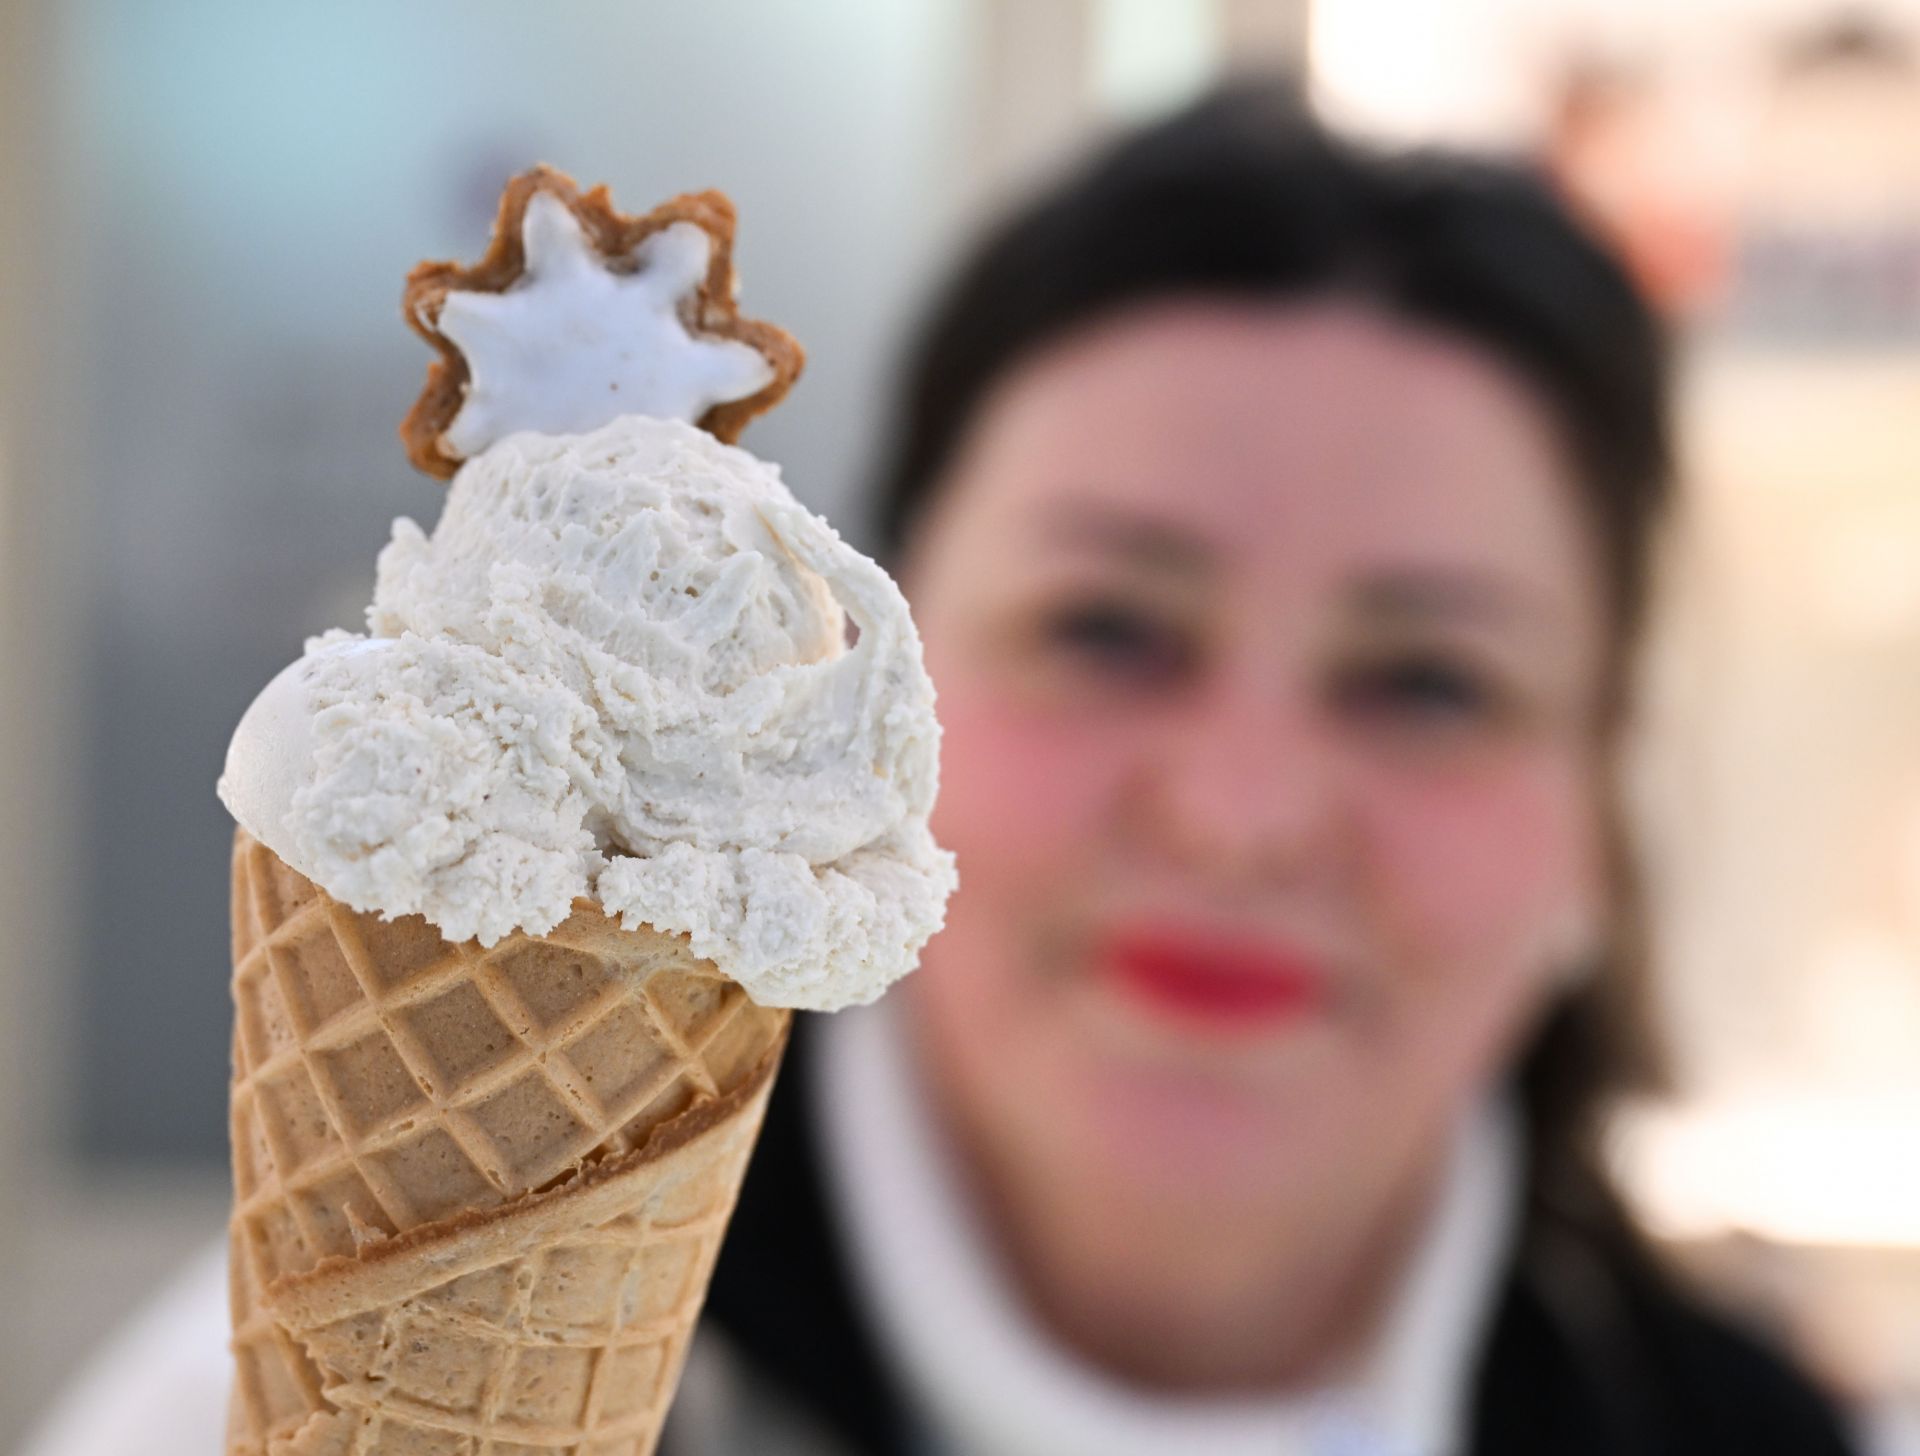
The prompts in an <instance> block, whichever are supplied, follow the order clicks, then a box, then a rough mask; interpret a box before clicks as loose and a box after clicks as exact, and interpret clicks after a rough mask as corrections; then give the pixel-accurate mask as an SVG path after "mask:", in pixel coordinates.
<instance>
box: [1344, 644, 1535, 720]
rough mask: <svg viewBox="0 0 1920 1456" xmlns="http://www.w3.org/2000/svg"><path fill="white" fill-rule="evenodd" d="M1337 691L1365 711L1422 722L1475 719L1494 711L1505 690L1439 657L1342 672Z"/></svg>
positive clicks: (1348, 704) (1349, 703)
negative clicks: (1497, 688) (1499, 692)
mask: <svg viewBox="0 0 1920 1456" xmlns="http://www.w3.org/2000/svg"><path fill="white" fill-rule="evenodd" d="M1335 696H1336V698H1337V699H1338V701H1339V703H1340V705H1341V706H1342V707H1344V708H1346V709H1348V710H1350V711H1354V712H1358V713H1360V714H1362V715H1364V716H1368V717H1377V716H1388V717H1391V718H1393V719H1395V720H1396V721H1405V722H1413V723H1420V724H1434V723H1437V724H1453V723H1472V722H1476V721H1479V720H1482V719H1486V718H1489V717H1491V716H1492V715H1493V713H1494V711H1495V709H1496V708H1497V707H1498V706H1499V695H1498V693H1497V692H1496V691H1495V689H1494V688H1493V687H1492V686H1491V685H1490V684H1488V683H1487V682H1486V680H1485V679H1484V677H1483V676H1482V675H1481V674H1480V673H1478V672H1476V671H1474V670H1473V669H1471V668H1468V667H1464V666H1461V665H1459V664H1457V663H1453V662H1448V661H1445V660H1443V659H1439V658H1419V657H1411V658H1405V659H1401V660H1398V661H1393V662H1383V663H1374V664H1369V665H1367V666H1364V667H1359V668H1355V669H1353V670H1352V671H1350V672H1347V673H1344V674H1342V675H1341V676H1340V677H1339V679H1338V680H1337V682H1336V686H1335Z"/></svg>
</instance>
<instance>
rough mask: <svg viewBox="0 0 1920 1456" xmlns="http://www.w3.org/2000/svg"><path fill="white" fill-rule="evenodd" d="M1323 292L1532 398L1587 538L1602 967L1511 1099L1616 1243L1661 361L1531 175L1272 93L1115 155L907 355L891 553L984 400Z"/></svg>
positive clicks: (1640, 938) (1611, 269) (1540, 1037)
mask: <svg viewBox="0 0 1920 1456" xmlns="http://www.w3.org/2000/svg"><path fill="white" fill-rule="evenodd" d="M1329 296H1331V297H1339V298H1350V299H1353V300H1355V301H1357V302H1359V303H1362V304H1364V305H1367V306H1371V307H1373V308H1377V309H1379V310H1381V311H1383V312H1385V313H1388V314H1391V315H1392V316H1394V317H1397V318H1403V319H1406V320H1409V321H1412V322H1415V323H1418V324H1419V325H1421V326H1423V327H1425V328H1428V329H1432V330H1437V331H1440V332H1443V333H1445V334H1449V335H1451V336H1453V337H1455V338H1457V339H1460V340H1463V341H1465V342H1466V343H1468V344H1471V345H1473V346H1474V347H1476V348H1478V349H1481V350H1483V351H1485V353H1486V354H1487V355H1489V356H1491V357H1493V358H1494V359H1496V360H1498V361H1500V362H1502V363H1504V364H1505V365H1507V366H1508V367H1509V368H1510V369H1511V370H1512V371H1513V372H1514V374H1515V375H1516V376H1517V377H1519V378H1520V379H1522V380H1524V381H1526V382H1527V383H1528V384H1530V386H1531V387H1532V389H1533V390H1534V393H1535V396H1536V398H1537V399H1538V400H1539V402H1540V404H1541V406H1542V407H1543V409H1544V410H1545V412H1546V414H1547V416H1548V418H1549V419H1550V420H1551V422H1552V423H1553V424H1554V426H1555V427H1556V428H1557V432H1558V436H1559V440H1560V444H1561V448H1562V451H1563V455H1564V458H1565V460H1566V462H1567V464H1568V466H1569V467H1570V471H1569V473H1570V476H1571V478H1572V479H1573V481H1574V483H1575V485H1576V487H1577V490H1578V494H1579V497H1580V504H1581V506H1582V507H1583V508H1584V510H1585V512H1586V515H1587V518H1588V520H1589V521H1590V523H1591V526H1592V531H1593V540H1594V543H1595V546H1596V548H1597V549H1598V551H1599V553H1600V557H1601V562H1602V565H1603V568H1604V578H1605V582H1606V587H1607V592H1608V608H1609V612H1610V619H1611V627H1612V633H1611V646H1612V650H1611V652H1610V654H1609V658H1610V661H1609V666H1608V671H1607V683H1606V688H1607V691H1606V694H1605V698H1604V703H1605V706H1604V708H1603V710H1602V714H1601V721H1600V722H1599V723H1597V724H1596V731H1597V734H1598V737H1599V739H1600V742H1601V752H1600V755H1599V758H1598V762H1599V763H1600V765H1601V769H1602V773H1603V776H1604V783H1603V786H1602V792H1603V793H1604V794H1605V796H1606V798H1607V801H1608V805H1609V810H1610V812H1611V814H1612V816H1613V822H1612V824H1611V826H1610V839H1611V844H1610V855H1611V858H1612V861H1613V863H1612V866H1611V868H1612V871H1613V880H1614V892H1615V904H1614V906H1613V912H1612V917H1611V923H1610V927H1609V929H1610V935H1609V943H1608V946H1607V949H1606V953H1605V962H1606V963H1605V964H1604V965H1602V966H1597V967H1592V968H1588V970H1589V972H1590V973H1589V974H1587V975H1586V976H1584V977H1583V978H1582V979H1580V980H1579V981H1578V982H1577V983H1576V984H1575V985H1574V986H1573V988H1572V989H1570V990H1569V991H1568V992H1567V993H1565V994H1564V995H1563V996H1562V998H1561V999H1560V1001H1559V1002H1558V1004H1557V1005H1556V1006H1555V1007H1554V1009H1553V1010H1552V1011H1551V1012H1550V1013H1549V1014H1548V1016H1547V1017H1546V1019H1545V1020H1544V1022H1543V1023H1542V1024H1541V1025H1540V1026H1539V1028H1538V1029H1537V1030H1536V1032H1535V1033H1534V1036H1533V1040H1532V1042H1531V1044H1530V1045H1529V1046H1528V1047H1527V1049H1526V1050H1525V1052H1524V1053H1523V1055H1522V1056H1521V1058H1520V1060H1519V1065H1518V1066H1517V1068H1516V1070H1515V1082H1516V1085H1517V1087H1518V1089H1519V1093H1520V1096H1521V1099H1522V1101H1523V1103H1524V1105H1525V1107H1526V1111H1527V1113H1528V1126H1529V1134H1530V1136H1529V1143H1530V1145H1531V1147H1530V1151H1531V1157H1530V1163H1529V1170H1530V1178H1531V1181H1532V1192H1533V1194H1534V1196H1535V1197H1536V1199H1537V1200H1538V1201H1540V1202H1541V1203H1543V1204H1545V1205H1546V1206H1548V1207H1551V1208H1554V1209H1557V1210H1559V1211H1560V1212H1562V1213H1564V1214H1566V1215H1569V1216H1572V1217H1575V1218H1578V1219H1580V1220H1581V1221H1582V1222H1593V1223H1598V1224H1601V1225H1603V1226H1609V1227H1616V1226H1617V1227H1618V1228H1620V1229H1622V1230H1624V1228H1625V1224H1624V1221H1623V1220H1622V1219H1621V1218H1620V1215H1619V1210H1618V1205H1617V1200H1616V1199H1615V1198H1614V1196H1613V1193H1612V1190H1611V1185H1610V1184H1609V1182H1608V1180H1607V1178H1606V1176H1605V1174H1604V1172H1603V1170H1602V1167H1601V1163H1600V1159H1599V1156H1598V1150H1597V1146H1596V1140H1597V1125H1596V1124H1597V1113H1598V1112H1599V1110H1600V1108H1601V1106H1602V1104H1603V1103H1604V1101H1605V1100H1606V1099H1607V1098H1608V1097H1609V1096H1610V1095H1612V1094H1614V1093H1617V1092H1619V1091H1621V1090H1623V1089H1625V1088H1627V1087H1629V1086H1635V1085H1647V1084H1650V1083H1652V1082H1653V1081H1654V1080H1655V1079H1656V1078H1657V1075H1658V1071H1659V1067H1660V1058H1659V1057H1658V1056H1657V1055H1656V1052H1655V1048H1654V1041H1653V1038H1652V1035H1651V1019H1650V1017H1649V1015H1648V1014H1647V1001H1648V992H1647V987H1646V968H1645V936H1644V913H1643V910H1642V907H1641V904H1640V897H1639V894H1638V890H1637V884H1636V877H1635V874H1634V870H1633V864H1632V857H1631V855H1630V854H1629V853H1628V849H1627V839H1626V835H1625V832H1624V829H1623V826H1622V825H1621V824H1620V822H1619V815H1620V802H1619V793H1618V789H1617V784H1616V782H1615V779H1616V774H1617V760H1618V740H1619V736H1620V735H1619V729H1620V727H1621V724H1622V719H1623V716H1624V711H1625V708H1626V705H1627V704H1626V699H1627V694H1628V685H1629V680H1630V676H1631V661H1632V659H1633V656H1634V650H1633V649H1634V647H1635V645H1636V643H1637V641H1638V637H1639V633H1640V630H1641V626H1642V623H1643V620H1644V617H1645V607H1646V600H1647V596H1648V592H1649V590H1650V581H1649V577H1650V570H1651V566H1650V563H1651V559H1652V554H1653V547H1654V536H1655V529H1656V526H1657V523H1658V520H1659V518H1660V516H1661V514H1662V509H1663V507H1664V505H1665V502H1666V500H1667V496H1668V490H1669V485H1668V482H1669V436H1668V426H1667V415H1666V398H1667V368H1666V360H1665V351H1664V349H1663V342H1662V338H1661V332H1660V329H1659V327H1658V325H1657V324H1656V322H1655V320H1654V319H1653V317H1652V316H1651V314H1650V313H1649V311H1648V309H1647V307H1646V305H1645V304H1644V303H1643V302H1642V300H1641V298H1640V297H1639V295H1638V294H1637V293H1636V292H1635V291H1634V288H1633V285H1632V284H1631V283H1630V282H1629V281H1628V279H1627V277H1626V275H1625V274H1624V272H1623V271H1622V270H1621V268H1620V266H1619V264H1617V263H1616V262H1615V261H1614V260H1613V258H1611V257H1610V256H1609V255H1608V254H1607V253H1606V252H1605V251H1604V250H1603V249H1602V248H1601V247H1600V246H1599V245H1597V244H1596V243H1595V242H1594V241H1593V240H1592V239H1591V238H1590V237H1588V236H1587V234H1586V233H1584V232H1583V231H1582V230H1581V229H1580V228H1579V227H1578V226H1577V225H1576V224H1575V223H1574V222H1573V220H1572V219H1571V218H1570V217H1569V215H1568V213H1567V211H1566V209H1565V208H1564V207H1563V206H1562V205H1561V203H1560V202H1559V201H1558V200H1556V198H1555V197H1554V195H1553V193H1552V191H1551V190H1550V188H1549V187H1548V186H1547V185H1546V183H1545V182H1544V181H1543V180H1542V179H1541V178H1540V177H1539V176H1537V175H1536V174H1535V173H1533V172H1532V171H1530V170H1528V169H1526V168H1524V167H1521V166H1517V165H1510V164H1503V163H1498V162H1493V161H1489V160H1484V159H1474V158H1468V157H1465V156H1460V155H1454V154H1447V153H1441V152H1411V153H1396V152H1386V151H1378V150H1373V149H1369V148H1366V147H1363V146H1361V145H1358V144H1356V143H1354V142H1351V141H1349V140H1346V139H1343V138H1341V137H1338V136H1336V135H1333V134H1332V133H1330V132H1329V131H1328V130H1327V129H1326V128H1324V127H1323V126H1321V125H1319V124H1318V123H1316V122H1315V121H1314V120H1313V119H1311V117H1309V116H1308V115H1307V113H1306V112H1305V110H1304V109H1303V108H1302V107H1301V106H1300V105H1299V103H1298V102H1297V100H1296V99H1295V97H1294V95H1293V93H1292V92H1291V91H1290V90H1288V89H1286V88H1284V87H1281V86H1279V85H1276V84H1249V83H1242V84H1239V85H1236V86H1233V87H1231V88H1228V89H1226V90H1223V91H1221V92H1218V93H1216V94H1215V95H1214V96H1212V97H1211V98H1209V99H1207V100H1205V101H1202V102H1201V103H1199V104H1198V105H1196V106H1194V107H1193V108H1191V109H1189V110H1187V111H1185V112H1183V113H1181V114H1179V115H1177V116H1175V117H1173V118H1172V119H1171V120H1168V121H1164V122H1161V123H1159V124H1157V125H1153V126H1150V127H1148V128H1146V129H1144V130H1142V131H1139V132H1136V133H1134V134H1132V135H1130V136H1126V137H1123V138H1122V139H1120V140H1119V141H1118V142H1117V143H1116V144H1114V145H1113V146H1111V147H1110V148H1109V149H1108V150H1106V151H1104V152H1101V153H1099V154H1097V155H1096V156H1094V157H1093V158H1092V159H1091V161H1090V162H1088V163H1087V164H1085V165H1083V166H1082V167H1081V168H1079V169H1078V170H1076V171H1074V172H1072V173H1070V174H1069V175H1067V176H1066V177H1065V178H1063V179H1061V180H1059V181H1057V182H1055V183H1054V185H1052V186H1051V187H1049V188H1047V189H1045V190H1044V191H1042V192H1041V193H1040V194H1039V195H1038V196H1036V197H1034V198H1032V199H1031V200H1029V201H1027V202H1026V203H1025V204H1024V205H1023V206H1020V207H1018V208H1016V209H1015V210H1014V211H1013V212H1012V213H1011V214H1010V215H1008V216H1007V217H1005V218H1004V219H1002V220H1001V221H1000V222H999V224H998V225H997V226H996V227H994V228H993V229H992V230H991V231H990V232H989V233H988V234H987V235H986V237H985V238H984V239H983V240H982V241H981V242H980V243H979V244H978V245H977V247H976V248H975V249H974V251H973V252H972V253H971V254H970V256H969V257H968V258H967V259H966V260H965V262H964V263H963V265H962V266H961V268H960V269H959V271H958V273H957V274H956V275H955V276H954V277H953V279H952V281H951V282H950V284H949V286H948V287H947V288H946V290H945V291H944V293H942V294H941V295H940V297H939V298H938V299H937V301H936V304H935V307H934V309H933V311H932V313H931V315H930V316H929V317H928V318H927V319H926V320H925V322H924V323H923V325H922V327H921V329H920V332H919V333H918V335H917V336H916V339H915V341H914V344H913V346H912V348H911V350H910V352H909V354H908V357H907V359H906V361H905V367H904V371H903V376H902V378H903V391H904V398H903V400H902V401H901V408H900V409H899V410H898V411H897V412H896V414H895V419H896V420H897V421H898V426H897V429H896V433H895V435H894V437H893V439H892V440H891V441H890V442H889V443H890V449H889V451H888V453H887V454H886V456H885V457H883V461H882V469H881V474H880V479H879V489H878V492H877V494H876V499H875V506H876V508H877V516H876V526H877V529H878V533H879V539H880V545H881V548H882V550H883V553H884V554H885V555H887V556H888V557H889V558H891V559H893V560H894V561H895V562H896V563H897V562H899V561H900V559H901V557H902V556H903V554H904V553H905V552H906V551H907V549H908V548H909V546H910V544H911V541H912V537H913V533H914V529H915V527H916V525H917V524H918V523H919V522H920V521H922V520H923V519H924V518H925V516H926V512H927V507H928V505H929V503H930V502H931V500H932V499H933V497H934V496H936V495H937V494H938V492H939V490H940V487H941V481H942V478H943V477H944V476H945V474H946V473H947V470H948V467H949V466H950V465H951V464H952V463H953V460H954V456H955V453H956V451H957V450H958V449H959V447H960V445H961V443H962V441H963V439H964V437H965V435H966V433H967V430H968V427H969V426H970V425H971V424H972V423H973V421H974V418H975V416H976V414H977V413H978V412H979V410H980V407H981V405H982V403H983V401H984V400H985V399H986V398H987V396H988V394H989V393H990V391H991V390H992V389H993V387H994V386H995V385H996V384H998V383H999V382H1000V381H1002V380H1003V379H1004V378H1005V377H1006V376H1007V375H1008V373H1009V372H1010V371H1012V370H1013V369H1015V368H1017V367H1018V366H1019V365H1021V364H1022V363H1024V362H1025V361H1027V360H1028V359H1029V358H1031V357H1032V356H1033V355H1034V354H1035V353H1037V352H1038V351H1040V350H1042V349H1044V348H1046V347H1047V346H1049V345H1051V344H1053V343H1056V342H1058V341H1060V340H1061V339H1063V338H1064V337H1066V336H1068V335H1071V334H1073V333H1075V332H1077V331H1079V330H1082V329H1085V328H1087V327H1089V326H1091V325H1093V324H1096V323H1099V322H1102V321H1104V320H1106V319H1108V318H1110V317H1112V316H1113V315H1115V314H1118V313H1121V312H1123V311H1125V310H1129V309H1132V308H1136V307H1139V306H1141V305H1144V304H1150V303H1154V302H1158V301H1162V300H1166V299H1172V298H1193V297H1212V298H1220V297H1225V298H1244V299H1250V300H1260V301H1273V300H1277V299H1289V298H1311V299H1318V298H1325V297H1329Z"/></svg>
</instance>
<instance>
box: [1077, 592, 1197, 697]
mask: <svg viewBox="0 0 1920 1456" xmlns="http://www.w3.org/2000/svg"><path fill="white" fill-rule="evenodd" d="M1043 632H1044V637H1045V639H1046V641H1047V643H1048V645H1049V646H1050V647H1051V648H1053V649H1054V650H1056V651H1058V652H1062V653H1064V654H1066V655H1067V656H1068V657H1069V658H1070V659H1072V660H1073V661H1074V662H1075V663H1077V664H1080V665H1082V666H1086V667H1091V668H1094V669H1096V670H1098V671H1102V672H1108V673H1113V674H1117V675H1123V676H1127V677H1139V678H1154V679H1160V678H1165V677H1170V676H1173V675H1175V674H1178V673H1179V672H1181V671H1183V670H1184V669H1185V668H1186V667H1187V666H1188V664H1189V663H1190V662H1191V661H1192V658H1193V651H1192V646H1191V643H1190V642H1189V640H1188V637H1187V635H1186V633H1184V632H1183V631H1182V630H1180V629H1179V628H1178V627H1175V626H1173V625H1172V624H1170V623H1168V622H1166V621H1164V620H1163V619H1161V618H1158V617H1156V616H1154V615H1153V614H1152V613H1150V612H1146V611H1143V610H1141V609H1140V608H1138V607H1134V606H1130V605H1127V604H1124V603H1120V602H1090V603H1086V604H1084V605H1079V606H1072V607H1066V608H1062V609H1061V610H1059V611H1057V612H1054V613H1053V614H1052V615H1051V616H1049V617H1048V618H1047V620H1046V623H1045V626H1044V629H1043Z"/></svg>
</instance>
